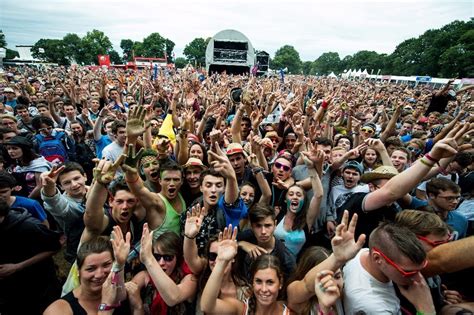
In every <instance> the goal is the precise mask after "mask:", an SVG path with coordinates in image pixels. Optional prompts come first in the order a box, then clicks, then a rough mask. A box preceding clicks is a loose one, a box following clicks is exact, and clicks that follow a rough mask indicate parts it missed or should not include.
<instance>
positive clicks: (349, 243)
mask: <svg viewBox="0 0 474 315" xmlns="http://www.w3.org/2000/svg"><path fill="white" fill-rule="evenodd" d="M356 225H357V214H354V215H353V216H352V219H351V221H350V223H349V212H348V211H347V210H346V211H344V214H343V216H342V221H341V224H339V225H338V226H337V228H336V235H335V236H334V237H333V238H332V240H331V245H332V250H333V253H332V254H331V255H330V256H329V257H328V258H326V259H325V260H324V261H323V262H321V263H320V264H318V265H316V266H314V267H313V268H312V269H311V270H310V271H308V273H307V274H306V275H305V277H304V278H303V279H302V280H296V281H293V282H292V283H290V284H289V285H288V287H287V294H288V307H290V308H291V309H292V310H293V311H295V312H298V311H300V310H302V307H304V305H305V304H306V303H307V302H308V300H309V299H310V298H312V297H313V296H314V295H315V294H316V292H315V286H314V283H315V280H316V277H317V275H318V273H320V272H321V271H323V270H331V271H336V270H338V269H339V268H341V267H342V266H343V265H344V264H345V263H346V262H347V261H349V260H351V259H352V258H354V257H355V256H356V255H357V253H358V252H359V250H360V249H361V248H362V246H363V245H364V242H365V235H364V234H362V235H360V236H359V238H358V239H357V241H355V239H354V233H355V228H356Z"/></svg>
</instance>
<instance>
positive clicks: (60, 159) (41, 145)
mask: <svg viewBox="0 0 474 315" xmlns="http://www.w3.org/2000/svg"><path fill="white" fill-rule="evenodd" d="M36 140H37V141H38V149H39V153H40V154H41V155H42V156H44V158H45V159H46V160H47V161H49V162H51V163H52V164H53V165H57V164H63V163H66V162H68V161H69V160H71V157H72V156H71V155H73V154H75V148H74V147H73V146H74V142H72V140H70V138H69V137H67V136H66V134H65V133H64V132H62V131H61V132H57V133H56V134H55V135H54V136H49V137H45V136H43V135H40V134H39V135H36ZM68 140H69V141H68Z"/></svg>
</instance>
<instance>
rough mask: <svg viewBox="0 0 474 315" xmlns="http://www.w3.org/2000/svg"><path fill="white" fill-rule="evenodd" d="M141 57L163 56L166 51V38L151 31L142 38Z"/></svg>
mask: <svg viewBox="0 0 474 315" xmlns="http://www.w3.org/2000/svg"><path fill="white" fill-rule="evenodd" d="M141 48H142V49H143V54H142V55H141V56H142V57H164V56H165V52H166V38H163V37H161V35H160V34H159V33H156V32H155V33H151V34H150V35H148V36H147V37H145V38H144V39H143V43H142V47H141Z"/></svg>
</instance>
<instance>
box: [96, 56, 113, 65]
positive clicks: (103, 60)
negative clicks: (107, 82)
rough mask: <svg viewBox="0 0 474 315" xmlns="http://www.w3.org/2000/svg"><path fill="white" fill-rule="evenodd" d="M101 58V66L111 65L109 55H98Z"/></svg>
mask: <svg viewBox="0 0 474 315" xmlns="http://www.w3.org/2000/svg"><path fill="white" fill-rule="evenodd" d="M97 57H98V58H99V66H101V67H102V66H107V67H110V56H109V55H98V56H97Z"/></svg>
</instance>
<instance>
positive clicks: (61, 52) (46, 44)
mask: <svg viewBox="0 0 474 315" xmlns="http://www.w3.org/2000/svg"><path fill="white" fill-rule="evenodd" d="M40 50H41V52H40ZM42 51H44V52H42ZM31 52H32V55H33V57H35V58H38V59H42V60H45V61H47V62H53V63H57V64H60V65H69V64H70V60H69V58H68V54H67V49H66V47H64V43H63V41H62V40H61V39H44V38H42V39H40V40H39V41H37V42H36V43H35V44H34V45H33V47H32V48H31Z"/></svg>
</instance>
